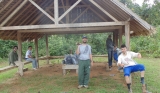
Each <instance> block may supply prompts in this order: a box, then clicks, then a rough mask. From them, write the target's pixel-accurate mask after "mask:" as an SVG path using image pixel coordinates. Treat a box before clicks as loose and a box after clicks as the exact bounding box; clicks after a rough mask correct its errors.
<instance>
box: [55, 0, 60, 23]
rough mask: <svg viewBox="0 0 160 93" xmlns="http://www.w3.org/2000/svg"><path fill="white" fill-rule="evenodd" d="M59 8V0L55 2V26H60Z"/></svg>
mask: <svg viewBox="0 0 160 93" xmlns="http://www.w3.org/2000/svg"><path fill="white" fill-rule="evenodd" d="M58 12H59V8H58V0H54V18H55V24H56V25H57V24H59V22H58V17H59V15H58V14H59V13H58Z"/></svg>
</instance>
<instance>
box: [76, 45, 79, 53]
mask: <svg viewBox="0 0 160 93" xmlns="http://www.w3.org/2000/svg"><path fill="white" fill-rule="evenodd" d="M76 54H77V55H79V54H80V51H79V45H78V47H77V50H76Z"/></svg>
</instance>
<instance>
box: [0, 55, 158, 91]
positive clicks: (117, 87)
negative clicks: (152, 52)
mask: <svg viewBox="0 0 160 93" xmlns="http://www.w3.org/2000/svg"><path fill="white" fill-rule="evenodd" d="M98 60H99V61H100V62H105V61H106V59H104V58H94V61H95V62H98ZM159 60H160V59H155V58H142V59H136V61H137V62H138V63H142V64H144V65H145V66H146V77H145V80H146V83H147V85H148V90H149V91H151V92H152V93H160V80H159V78H160V69H159V67H160V63H159V62H160V61H159ZM51 62H52V63H60V62H61V59H59V60H51ZM40 63H41V65H43V64H44V63H45V61H41V62H40ZM26 67H28V68H31V64H29V65H27V66H26ZM16 71H17V69H13V70H10V71H6V72H3V73H1V74H0V83H1V84H0V93H38V92H39V91H40V92H39V93H127V87H126V85H125V84H122V83H120V82H116V81H115V80H114V79H113V78H112V77H106V78H107V79H104V77H103V76H98V77H92V78H91V79H90V82H89V86H90V87H89V89H84V88H83V89H77V85H78V84H77V83H78V81H77V76H71V75H66V76H62V75H54V72H53V73H51V75H50V76H47V75H43V74H42V73H35V74H34V75H31V76H30V77H21V78H19V80H18V81H19V82H17V83H16V84H17V85H19V86H21V88H22V89H18V88H17V89H15V87H16V84H15V86H13V85H11V84H8V83H7V84H6V83H5V81H7V80H8V79H10V78H12V77H14V75H15V73H16ZM119 77H120V78H121V80H122V81H124V77H123V73H122V74H121V75H120V76H119ZM132 77H133V78H132V79H133V84H132V89H133V93H141V84H140V75H139V73H136V74H133V75H132Z"/></svg>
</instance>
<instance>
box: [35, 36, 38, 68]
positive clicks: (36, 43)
mask: <svg viewBox="0 0 160 93" xmlns="http://www.w3.org/2000/svg"><path fill="white" fill-rule="evenodd" d="M34 43H35V57H36V60H37V66H38V68H39V60H38V38H35V42H34Z"/></svg>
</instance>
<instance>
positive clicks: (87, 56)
mask: <svg viewBox="0 0 160 93" xmlns="http://www.w3.org/2000/svg"><path fill="white" fill-rule="evenodd" d="M87 41H88V39H87V37H86V36H83V37H82V44H81V45H78V48H77V50H76V54H77V55H78V60H79V62H78V63H79V64H78V65H79V68H78V81H79V86H78V89H80V88H82V87H84V88H88V83H89V77H90V65H91V66H93V59H92V52H91V46H90V45H88V44H87Z"/></svg>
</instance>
